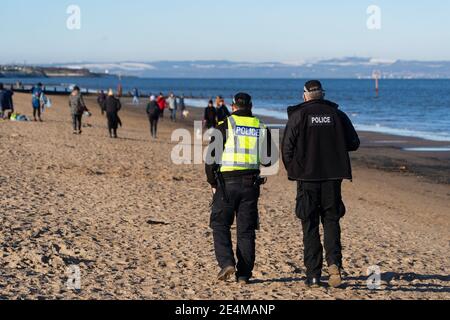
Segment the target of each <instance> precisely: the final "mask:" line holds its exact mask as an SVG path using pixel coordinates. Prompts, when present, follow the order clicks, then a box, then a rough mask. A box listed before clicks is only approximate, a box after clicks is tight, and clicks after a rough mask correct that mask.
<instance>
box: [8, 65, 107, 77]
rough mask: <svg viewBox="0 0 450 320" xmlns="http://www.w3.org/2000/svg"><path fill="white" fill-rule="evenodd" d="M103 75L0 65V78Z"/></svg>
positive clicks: (54, 68)
mask: <svg viewBox="0 0 450 320" xmlns="http://www.w3.org/2000/svg"><path fill="white" fill-rule="evenodd" d="M102 76H104V75H103V74H100V73H95V72H91V71H90V70H89V69H85V68H80V69H74V68H62V67H39V66H18V65H5V66H1V65H0V78H41V77H42V78H64V77H80V78H82V77H102Z"/></svg>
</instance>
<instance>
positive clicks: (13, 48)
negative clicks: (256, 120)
mask: <svg viewBox="0 0 450 320" xmlns="http://www.w3.org/2000/svg"><path fill="white" fill-rule="evenodd" d="M411 3H413V4H411ZM71 4H76V5H79V7H80V8H81V30H76V31H70V30H68V29H67V28H66V20H67V18H68V14H67V13H66V9H67V7H68V6H69V5H71ZM373 4H374V5H378V6H379V7H380V8H381V10H382V28H381V30H379V31H373V30H372V31H371V30H368V29H367V27H366V21H367V19H368V15H367V14H366V10H367V7H368V6H369V5H373ZM449 17H450V2H449V1H442V0H428V1H420V2H419V1H417V2H416V1H414V2H413V1H406V0H396V1H392V0H369V1H366V0H347V1H346V0H342V1H336V0H322V1H302V0H278V1H274V0H241V1H238V0H226V1H214V0H209V1H206V0H190V1H187V0H164V1H163V0H159V1H154V0H126V1H119V0H72V1H65V0H58V1H55V0H40V1H35V0H2V1H1V3H0V28H1V30H2V36H1V49H0V63H10V62H23V61H27V62H29V63H49V62H79V61H97V62H106V61H119V60H121V61H123V60H127V61H153V60H201V59H206V60H210V59H211V60H218V59H227V60H236V61H251V62H262V61H282V62H301V61H304V60H311V59H321V58H331V57H343V56H366V57H376V58H385V59H415V60H450V19H449Z"/></svg>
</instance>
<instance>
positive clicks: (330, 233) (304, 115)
mask: <svg viewBox="0 0 450 320" xmlns="http://www.w3.org/2000/svg"><path fill="white" fill-rule="evenodd" d="M304 100H305V102H304V103H302V104H300V105H297V106H294V107H290V108H289V109H288V115H289V121H288V124H287V126H286V130H285V134H284V138H283V147H282V155H283V162H284V165H285V167H286V170H287V172H288V177H289V180H291V181H297V190H298V191H297V207H296V214H297V217H298V218H299V219H300V220H301V221H302V227H303V241H304V259H305V266H306V276H307V280H306V284H307V285H308V286H309V287H312V288H317V287H319V286H320V285H321V276H322V268H323V251H324V250H323V249H324V248H325V251H326V260H327V263H328V274H329V279H328V283H329V285H330V286H331V287H334V288H338V287H340V286H341V285H342V267H343V266H342V244H341V227H340V223H339V222H340V219H341V218H342V217H343V216H344V215H345V211H346V209H345V205H344V202H343V201H342V193H341V187H342V181H343V180H345V179H348V180H351V179H352V178H353V176H352V168H351V162H350V156H349V152H352V151H356V150H358V148H359V146H360V140H359V137H358V134H357V132H356V130H355V128H354V127H353V124H352V122H351V121H350V119H349V118H348V116H347V115H346V114H345V113H344V112H342V111H341V110H339V106H338V105H337V104H335V103H333V102H331V101H328V100H325V92H324V90H323V88H322V84H321V83H320V81H317V80H313V81H308V82H307V83H306V84H305V88H304ZM321 221H322V224H323V229H324V246H322V243H321V237H320V222H321Z"/></svg>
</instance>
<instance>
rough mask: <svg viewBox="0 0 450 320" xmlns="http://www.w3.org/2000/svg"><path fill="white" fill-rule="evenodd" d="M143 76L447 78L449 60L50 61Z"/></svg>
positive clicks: (348, 58)
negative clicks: (375, 76) (296, 61)
mask: <svg viewBox="0 0 450 320" xmlns="http://www.w3.org/2000/svg"><path fill="white" fill-rule="evenodd" d="M52 66H57V67H64V68H69V69H88V70H90V71H91V72H94V73H103V74H105V73H107V74H115V75H123V76H136V77H146V78H155V77H162V78H314V77H316V78H351V79H353V78H359V79H361V78H371V77H372V74H373V72H374V71H376V72H379V73H380V74H381V76H382V77H383V78H389V79H443V78H446V79H450V61H430V62H427V61H406V60H396V61H391V60H381V59H373V58H359V57H347V58H340V59H329V60H320V61H315V62H302V63H295V64H294V63H281V62H265V63H250V62H232V61H214V60H212V61H155V62H131V61H125V62H117V63H91V62H86V63H67V64H60V65H52Z"/></svg>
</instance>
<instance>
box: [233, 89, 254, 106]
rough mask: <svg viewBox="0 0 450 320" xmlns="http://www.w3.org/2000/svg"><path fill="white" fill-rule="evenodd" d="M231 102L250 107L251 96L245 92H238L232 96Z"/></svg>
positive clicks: (251, 104)
mask: <svg viewBox="0 0 450 320" xmlns="http://www.w3.org/2000/svg"><path fill="white" fill-rule="evenodd" d="M233 104H234V105H236V106H238V107H241V108H251V107H253V102H252V97H251V96H250V95H249V94H247V93H243V92H240V93H238V94H237V95H235V96H234V99H233Z"/></svg>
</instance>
